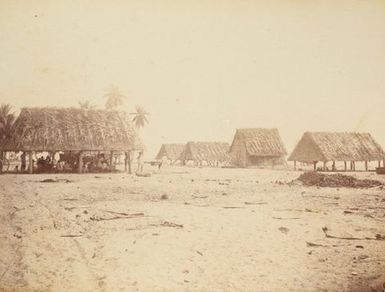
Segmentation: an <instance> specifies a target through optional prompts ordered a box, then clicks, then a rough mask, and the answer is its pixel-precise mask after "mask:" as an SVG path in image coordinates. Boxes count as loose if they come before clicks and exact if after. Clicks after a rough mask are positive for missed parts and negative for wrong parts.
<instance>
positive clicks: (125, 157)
mask: <svg viewBox="0 0 385 292" xmlns="http://www.w3.org/2000/svg"><path fill="white" fill-rule="evenodd" d="M127 156H128V155H127V151H125V152H124V172H127V164H128V161H127Z"/></svg>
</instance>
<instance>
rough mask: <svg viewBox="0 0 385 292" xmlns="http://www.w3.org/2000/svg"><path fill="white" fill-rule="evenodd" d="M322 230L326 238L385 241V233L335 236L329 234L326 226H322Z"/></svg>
mask: <svg viewBox="0 0 385 292" xmlns="http://www.w3.org/2000/svg"><path fill="white" fill-rule="evenodd" d="M322 231H323V233H324V234H325V237H326V238H334V239H345V240H384V241H385V235H382V234H376V235H375V237H344V236H335V235H331V234H329V232H328V231H329V230H328V228H327V227H326V226H325V227H322Z"/></svg>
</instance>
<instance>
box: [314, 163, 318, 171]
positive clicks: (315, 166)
mask: <svg viewBox="0 0 385 292" xmlns="http://www.w3.org/2000/svg"><path fill="white" fill-rule="evenodd" d="M316 170H317V161H314V171H316Z"/></svg>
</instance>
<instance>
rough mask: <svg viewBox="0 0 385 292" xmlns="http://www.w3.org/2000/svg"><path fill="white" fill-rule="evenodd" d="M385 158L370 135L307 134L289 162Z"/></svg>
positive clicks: (382, 151) (384, 154)
mask: <svg viewBox="0 0 385 292" xmlns="http://www.w3.org/2000/svg"><path fill="white" fill-rule="evenodd" d="M384 158H385V153H384V150H383V149H382V148H381V146H380V145H379V144H378V143H377V142H376V141H375V140H374V139H373V137H372V136H371V135H370V134H369V133H333V132H306V133H305V134H304V135H303V136H302V138H301V140H300V141H299V142H298V144H297V146H296V147H295V149H294V151H293V153H292V154H291V155H290V157H289V160H290V161H294V160H296V161H303V162H313V161H365V160H367V161H374V160H382V159H384Z"/></svg>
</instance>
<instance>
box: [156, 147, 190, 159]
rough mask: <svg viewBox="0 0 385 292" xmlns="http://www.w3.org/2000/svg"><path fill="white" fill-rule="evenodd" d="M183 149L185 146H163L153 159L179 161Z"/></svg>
mask: <svg viewBox="0 0 385 292" xmlns="http://www.w3.org/2000/svg"><path fill="white" fill-rule="evenodd" d="M184 147H185V144H163V145H162V147H160V150H159V152H158V155H156V158H155V159H157V160H161V159H163V157H166V158H167V159H168V160H171V161H176V160H179V158H180V155H181V154H182V152H183V149H184Z"/></svg>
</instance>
